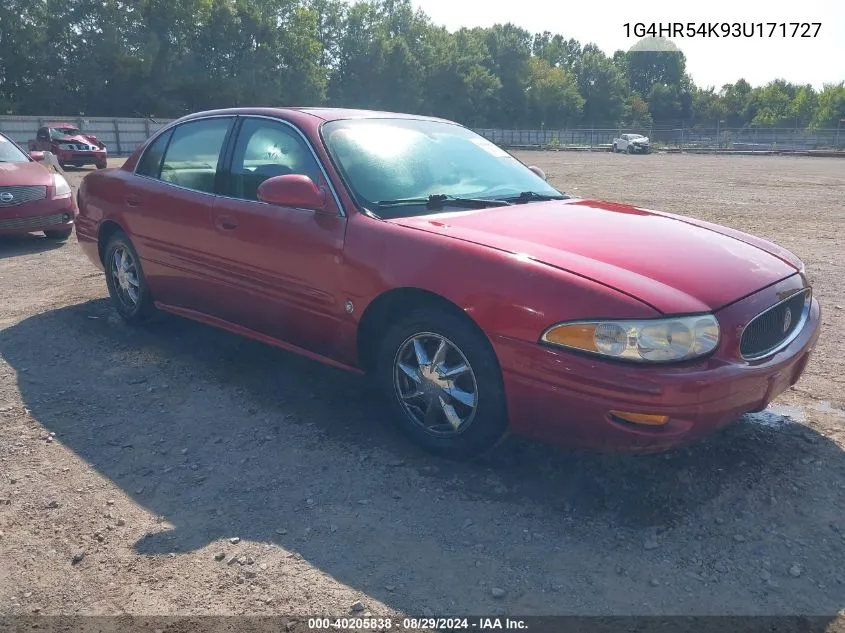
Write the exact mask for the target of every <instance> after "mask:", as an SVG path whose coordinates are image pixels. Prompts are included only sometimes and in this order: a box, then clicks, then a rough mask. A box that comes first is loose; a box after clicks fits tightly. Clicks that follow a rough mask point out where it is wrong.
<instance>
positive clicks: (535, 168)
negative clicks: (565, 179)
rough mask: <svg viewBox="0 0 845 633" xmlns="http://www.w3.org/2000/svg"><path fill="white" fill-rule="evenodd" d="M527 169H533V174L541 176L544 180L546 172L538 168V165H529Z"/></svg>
mask: <svg viewBox="0 0 845 633" xmlns="http://www.w3.org/2000/svg"><path fill="white" fill-rule="evenodd" d="M528 169H530V170H531V171H533V172H534V173H535V174H537V175H538V176H540V178H542V179H543V180H546V172H544V171H543V170H542V169H540V168H539V167H537V166H536V165H531V166H530V167H529V168H528Z"/></svg>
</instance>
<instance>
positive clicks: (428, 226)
mask: <svg viewBox="0 0 845 633" xmlns="http://www.w3.org/2000/svg"><path fill="white" fill-rule="evenodd" d="M389 221H390V222H393V223H396V224H400V225H402V226H405V227H407V228H412V229H418V230H424V231H428V232H430V233H437V234H439V235H443V236H446V237H450V238H454V239H458V240H463V241H467V242H472V243H475V244H479V245H484V246H488V247H490V248H494V249H497V250H500V251H504V252H508V253H512V254H514V255H518V256H520V257H523V258H524V257H530V258H532V259H535V260H537V261H540V262H543V263H545V264H547V265H549V266H552V267H555V268H558V269H561V270H566V271H568V272H571V273H574V274H576V275H579V276H581V277H586V278H589V279H592V280H594V281H596V282H598V283H600V284H603V285H606V286H609V287H612V288H615V289H617V290H620V291H622V292H624V293H626V294H629V295H632V296H634V297H636V298H638V299H640V300H641V301H643V302H645V303H647V304H649V305H650V306H651V307H653V308H655V309H656V310H657V311H659V312H662V313H665V314H678V313H694V312H706V311H713V310H717V309H719V308H721V307H724V306H726V305H728V304H730V303H732V302H734V301H736V300H738V299H741V298H743V297H745V296H747V295H749V294H751V293H753V292H755V291H757V290H759V289H761V288H764V287H766V286H768V285H771V284H773V283H775V282H777V281H780V280H781V279H785V278H786V277H789V276H791V275H794V274H796V272H798V271H799V270H800V269H801V267H802V266H801V262H800V261H799V260H798V259H797V258H796V257H795V256H794V255H792V254H791V253H790V252H789V251H786V250H785V249H782V248H780V247H779V246H777V245H775V244H772V243H771V242H767V241H766V240H762V239H759V238H755V237H754V236H751V235H748V234H745V233H742V232H740V231H734V230H732V229H728V228H726V227H722V226H718V225H715V224H709V223H706V222H701V221H698V220H694V219H692V218H686V217H683V216H676V215H672V214H669V213H660V212H657V211H650V210H648V209H641V208H639V207H634V206H631V205H626V204H618V203H612V202H603V201H598V200H580V199H571V200H563V201H559V202H558V201H550V202H537V203H530V204H523V205H514V206H509V207H494V208H489V209H482V210H480V211H460V212H456V213H448V214H443V213H440V214H437V215H427V216H416V217H408V218H398V219H393V220H389Z"/></svg>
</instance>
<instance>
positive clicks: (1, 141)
mask: <svg viewBox="0 0 845 633" xmlns="http://www.w3.org/2000/svg"><path fill="white" fill-rule="evenodd" d="M43 157H44V155H43V154H42V153H41V152H32V153H31V154H27V153H26V152H24V151H23V150H22V149H21V148H20V147H18V145H17V144H16V143H14V142H13V141H12V140H11V139H9V138H8V137H6V136H3V135H2V134H0V235H11V234H21V233H34V232H36V231H43V232H44V234H45V235H46V236H47V237H48V238H49V239H54V240H66V239H67V238H68V237H69V236H70V234H71V232H72V231H73V221H74V218H75V217H76V214H77V211H76V204H75V203H74V201H73V196H72V194H71V189H70V185H69V184H68V182H67V180H65V179H64V177H63V176H62V175H60V174H56V173H53V172H52V171H50V170H48V169H47V168H46V167H44V166H43V165H40V164H39V162H38V161H40V160H42V159H43Z"/></svg>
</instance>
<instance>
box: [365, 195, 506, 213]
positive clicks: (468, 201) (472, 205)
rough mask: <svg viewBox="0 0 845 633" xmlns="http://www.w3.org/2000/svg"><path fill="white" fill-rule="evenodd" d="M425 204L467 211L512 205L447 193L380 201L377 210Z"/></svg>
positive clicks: (438, 207) (436, 208)
mask: <svg viewBox="0 0 845 633" xmlns="http://www.w3.org/2000/svg"><path fill="white" fill-rule="evenodd" d="M418 204H424V205H425V206H426V208H427V209H431V210H435V211H436V210H439V209H442V208H443V207H444V206H446V205H450V206H453V207H463V208H465V209H486V208H487V207H507V206H510V205H511V204H512V203H510V202H508V201H507V200H494V199H491V198H462V197H460V196H449V195H446V194H445V193H436V194H433V195H430V196H428V197H427V198H401V199H398V200H379V201H378V202H376V208H377V209H389V208H391V207H404V206H412V205H418Z"/></svg>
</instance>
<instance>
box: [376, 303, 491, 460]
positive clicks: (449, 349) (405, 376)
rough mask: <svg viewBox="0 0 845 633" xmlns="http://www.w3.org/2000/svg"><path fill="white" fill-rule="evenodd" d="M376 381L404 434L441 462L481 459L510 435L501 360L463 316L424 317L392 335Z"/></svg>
mask: <svg viewBox="0 0 845 633" xmlns="http://www.w3.org/2000/svg"><path fill="white" fill-rule="evenodd" d="M376 381H377V384H378V387H379V390H380V391H381V392H382V394H383V395H384V396H385V397H386V398H387V400H388V402H389V404H390V407H391V409H392V410H393V415H394V417H395V419H396V421H397V422H398V423H399V425H400V427H401V429H402V430H403V431H404V432H405V433H406V434H407V435H408V436H409V437H410V438H411V439H412V440H414V441H415V442H416V443H417V444H419V445H421V446H422V447H423V448H425V449H426V450H428V451H429V452H431V453H434V454H436V455H439V456H441V457H446V458H450V459H468V458H471V457H476V456H479V455H481V454H483V453H485V452H487V451H489V450H490V449H492V448H493V447H495V446H496V445H497V444H499V443H500V442H501V441H502V440H503V439H504V438H505V437H506V435H507V433H508V417H507V408H506V404H505V391H504V385H503V383H502V376H501V372H500V370H499V363H498V359H497V358H496V355H495V353H494V352H493V349H492V348H491V347H490V344H489V342H488V341H487V339H486V338H485V337H484V336H483V335H482V334H481V333H480V332H478V331H477V330H476V329H475V328H474V327H473V326H472V324H470V323H468V322H467V321H466V320H464V319H462V318H460V317H458V316H453V315H451V314H449V313H447V312H445V311H442V310H437V309H431V308H426V309H420V310H417V311H415V312H413V313H411V314H410V315H408V316H407V317H406V318H404V319H402V320H401V321H400V322H399V323H397V324H396V325H394V326H393V327H392V328H390V329H389V330H388V332H387V334H386V335H385V337H384V339H383V340H382V343H381V348H380V351H379V356H378V364H377V369H376Z"/></svg>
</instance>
